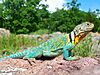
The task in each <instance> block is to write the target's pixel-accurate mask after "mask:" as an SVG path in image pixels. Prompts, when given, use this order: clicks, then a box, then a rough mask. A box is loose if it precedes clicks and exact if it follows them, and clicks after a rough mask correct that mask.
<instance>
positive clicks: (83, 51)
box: [73, 35, 94, 57]
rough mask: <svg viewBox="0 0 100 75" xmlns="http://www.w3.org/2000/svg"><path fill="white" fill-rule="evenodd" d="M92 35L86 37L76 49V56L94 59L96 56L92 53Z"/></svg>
mask: <svg viewBox="0 0 100 75" xmlns="http://www.w3.org/2000/svg"><path fill="white" fill-rule="evenodd" d="M91 38H92V37H91V35H88V36H86V37H85V38H84V39H83V40H82V41H81V42H80V43H79V44H78V45H77V46H76V47H75V48H74V49H73V51H74V53H75V55H78V56H82V57H87V56H90V57H93V56H94V54H93V53H92V51H91V47H92V39H91Z"/></svg>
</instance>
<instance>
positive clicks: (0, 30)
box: [0, 28, 10, 37]
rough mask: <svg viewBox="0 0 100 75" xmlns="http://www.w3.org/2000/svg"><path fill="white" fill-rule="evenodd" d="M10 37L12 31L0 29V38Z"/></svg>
mask: <svg viewBox="0 0 100 75" xmlns="http://www.w3.org/2000/svg"><path fill="white" fill-rule="evenodd" d="M9 35H10V31H9V30H6V29H4V28H0V37H2V36H9Z"/></svg>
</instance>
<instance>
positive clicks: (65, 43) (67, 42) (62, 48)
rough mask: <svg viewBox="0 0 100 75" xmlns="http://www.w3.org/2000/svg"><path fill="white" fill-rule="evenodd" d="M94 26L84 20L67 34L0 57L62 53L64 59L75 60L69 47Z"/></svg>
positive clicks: (56, 54)
mask: <svg viewBox="0 0 100 75" xmlns="http://www.w3.org/2000/svg"><path fill="white" fill-rule="evenodd" d="M93 27H94V24H93V23H90V22H84V23H82V24H79V25H77V26H76V27H75V28H74V30H73V31H72V32H71V33H69V34H62V35H59V36H57V37H55V38H52V39H49V40H47V41H46V42H44V43H43V44H40V45H39V46H37V47H33V48H31V49H28V50H24V51H22V52H17V53H15V54H11V55H9V56H6V57H3V58H0V60H2V59H6V58H21V57H22V58H23V59H29V58H37V57H41V56H45V57H56V56H58V55H61V54H63V56H64V59H65V60H75V59H77V57H71V56H70V55H71V49H72V48H74V46H76V44H77V43H79V41H80V40H81V39H82V38H84V37H85V36H86V35H87V34H88V32H90V31H91V30H92V29H93Z"/></svg>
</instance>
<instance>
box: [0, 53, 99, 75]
mask: <svg viewBox="0 0 100 75" xmlns="http://www.w3.org/2000/svg"><path fill="white" fill-rule="evenodd" d="M0 75H100V58H90V57H85V58H81V59H79V60H75V61H66V60H64V59H63V56H62V55H61V56H58V57H56V58H54V59H49V60H32V59H31V60H23V59H6V60H3V61H0Z"/></svg>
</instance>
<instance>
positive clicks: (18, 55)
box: [0, 51, 26, 60]
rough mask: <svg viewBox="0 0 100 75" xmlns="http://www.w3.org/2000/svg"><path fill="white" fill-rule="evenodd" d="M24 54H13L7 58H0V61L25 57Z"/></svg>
mask: <svg viewBox="0 0 100 75" xmlns="http://www.w3.org/2000/svg"><path fill="white" fill-rule="evenodd" d="M25 54H26V52H25V51H24V52H17V53H15V54H11V55H9V56H5V57H2V58H0V60H4V59H8V58H22V57H23V56H25Z"/></svg>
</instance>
